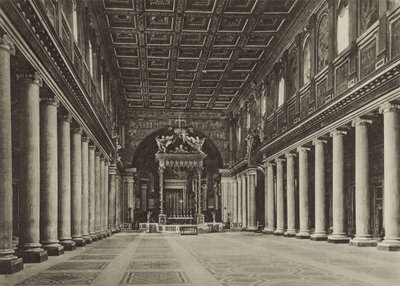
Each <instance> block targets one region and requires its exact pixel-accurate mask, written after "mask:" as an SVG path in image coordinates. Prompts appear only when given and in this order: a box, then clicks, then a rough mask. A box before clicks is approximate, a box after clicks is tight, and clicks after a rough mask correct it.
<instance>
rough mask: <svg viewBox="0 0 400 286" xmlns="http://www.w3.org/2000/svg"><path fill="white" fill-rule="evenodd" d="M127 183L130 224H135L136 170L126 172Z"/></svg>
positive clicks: (131, 169)
mask: <svg viewBox="0 0 400 286" xmlns="http://www.w3.org/2000/svg"><path fill="white" fill-rule="evenodd" d="M125 172H126V174H125V181H126V191H127V206H128V211H129V213H128V222H129V223H134V217H133V216H134V202H133V199H134V198H133V196H134V183H135V180H134V175H135V173H136V169H135V168H130V169H126V170H125Z"/></svg>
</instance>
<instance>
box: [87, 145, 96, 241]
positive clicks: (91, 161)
mask: <svg viewBox="0 0 400 286" xmlns="http://www.w3.org/2000/svg"><path fill="white" fill-rule="evenodd" d="M95 151H96V146H94V145H92V144H90V145H89V150H88V152H89V155H88V188H89V189H88V192H89V202H88V204H89V217H88V220H89V234H90V237H91V238H92V241H97V235H96V230H95V220H96V175H95V172H96V167H95V165H96V159H95Z"/></svg>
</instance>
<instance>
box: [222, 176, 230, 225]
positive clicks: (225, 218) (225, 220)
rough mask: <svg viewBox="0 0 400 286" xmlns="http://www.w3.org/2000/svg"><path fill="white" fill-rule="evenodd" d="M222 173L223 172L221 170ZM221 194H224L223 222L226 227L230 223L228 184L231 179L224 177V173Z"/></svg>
mask: <svg viewBox="0 0 400 286" xmlns="http://www.w3.org/2000/svg"><path fill="white" fill-rule="evenodd" d="M220 172H221V170H220ZM221 174H222V175H221V192H222V222H223V223H224V224H225V225H226V224H227V223H228V212H229V210H228V209H229V205H228V188H227V185H228V184H227V183H228V180H229V178H228V177H226V176H224V173H222V172H221Z"/></svg>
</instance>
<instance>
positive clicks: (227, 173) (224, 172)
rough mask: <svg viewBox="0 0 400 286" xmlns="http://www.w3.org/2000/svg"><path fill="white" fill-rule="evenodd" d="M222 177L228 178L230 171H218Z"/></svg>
mask: <svg viewBox="0 0 400 286" xmlns="http://www.w3.org/2000/svg"><path fill="white" fill-rule="evenodd" d="M218 171H219V172H220V173H221V176H222V177H230V176H231V171H230V170H229V169H218Z"/></svg>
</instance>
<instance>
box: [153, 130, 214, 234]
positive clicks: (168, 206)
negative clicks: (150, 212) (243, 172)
mask: <svg viewBox="0 0 400 286" xmlns="http://www.w3.org/2000/svg"><path fill="white" fill-rule="evenodd" d="M190 132H191V130H190V129H184V128H181V127H179V128H175V129H174V130H173V134H172V135H169V136H162V137H157V138H156V142H157V146H158V152H157V153H156V154H155V159H156V161H157V162H158V171H159V184H160V185H159V190H160V204H159V205H160V210H159V215H158V224H159V225H161V226H162V225H176V226H179V225H188V224H204V214H203V211H202V206H203V204H204V200H205V194H206V187H207V186H206V185H205V184H204V181H203V180H202V173H203V160H204V159H205V157H206V156H207V155H206V154H205V153H204V152H203V151H202V146H203V143H204V141H205V138H199V137H198V136H196V137H194V136H190ZM176 231H179V230H176Z"/></svg>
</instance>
